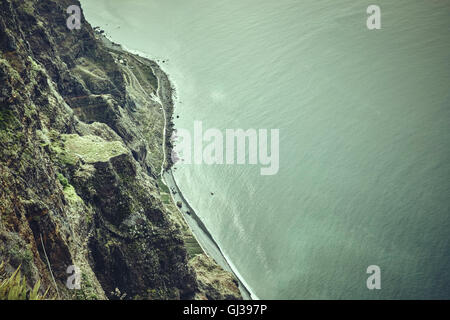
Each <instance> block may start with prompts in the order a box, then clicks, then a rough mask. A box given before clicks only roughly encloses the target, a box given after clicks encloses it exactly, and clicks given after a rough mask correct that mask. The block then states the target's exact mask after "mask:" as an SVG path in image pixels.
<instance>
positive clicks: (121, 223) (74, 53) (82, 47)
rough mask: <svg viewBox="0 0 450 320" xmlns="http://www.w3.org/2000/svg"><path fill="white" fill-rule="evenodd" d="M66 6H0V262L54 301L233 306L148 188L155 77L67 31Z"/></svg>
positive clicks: (230, 280)
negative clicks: (74, 280) (73, 280)
mask: <svg viewBox="0 0 450 320" xmlns="http://www.w3.org/2000/svg"><path fill="white" fill-rule="evenodd" d="M73 4H75V5H80V4H79V3H78V1H74V0H70V1H66V0H58V1H52V0H36V1H32V0H22V1H21V0H2V1H1V2H0V10H1V11H0V12H1V15H0V147H1V151H0V186H1V187H0V262H2V261H3V262H5V264H6V271H7V273H8V272H12V271H13V270H15V268H17V267H18V266H19V265H21V270H22V272H23V273H24V274H25V275H26V276H27V279H28V281H29V285H32V284H33V283H35V282H36V281H38V280H41V282H42V284H43V288H42V289H43V290H45V289H47V288H50V291H51V294H52V295H56V296H57V297H59V298H61V299H106V298H110V299H111V298H118V297H119V296H120V297H122V298H125V299H133V298H136V299H194V298H197V299H225V298H226V299H236V298H240V294H239V290H238V289H237V282H236V280H235V279H234V277H233V276H232V275H231V274H229V273H228V272H225V271H223V270H221V268H220V267H219V266H217V265H216V264H215V262H214V261H212V260H210V259H209V258H206V256H204V254H203V253H202V252H201V249H200V248H199V246H198V244H197V243H196V241H195V239H194V237H193V236H192V234H191V232H190V231H189V229H188V227H187V225H186V223H185V222H184V220H183V219H182V217H181V215H180V213H179V212H178V210H177V208H176V206H175V205H174V204H173V203H172V201H171V199H170V197H168V196H167V190H164V187H165V186H164V184H163V183H162V181H161V180H160V179H159V175H160V171H161V168H165V167H167V166H170V163H169V161H165V159H166V158H167V159H169V157H167V154H168V152H169V151H170V147H171V145H170V142H169V139H165V138H164V131H165V132H166V135H167V136H170V132H171V130H172V128H171V124H170V118H171V116H172V108H173V105H172V100H171V96H172V94H171V88H170V84H169V81H168V79H167V76H166V75H165V74H164V72H162V71H161V70H160V68H159V67H158V65H157V64H155V63H154V62H152V61H149V60H146V59H143V58H141V57H138V56H135V55H132V54H129V53H127V52H124V51H122V50H121V48H120V47H119V46H117V45H114V44H112V43H109V42H108V41H107V40H105V39H102V38H101V36H100V35H99V34H97V33H96V32H94V31H93V29H92V28H91V26H90V25H89V24H88V22H86V21H85V20H84V18H83V19H82V27H81V29H80V30H76V29H74V30H69V29H68V28H67V26H66V19H67V17H68V14H67V13H66V8H67V7H68V6H69V5H73ZM164 153H166V155H165V154H164ZM163 195H164V196H163ZM71 265H75V266H77V267H78V268H79V269H80V270H81V274H82V277H81V289H80V290H70V289H69V288H67V286H66V281H67V279H68V276H69V274H67V268H68V267H69V266H71ZM119 292H120V294H119Z"/></svg>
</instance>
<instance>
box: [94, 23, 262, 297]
mask: <svg viewBox="0 0 450 320" xmlns="http://www.w3.org/2000/svg"><path fill="white" fill-rule="evenodd" d="M95 32H96V33H97V35H98V36H99V40H100V41H102V42H103V43H104V44H105V45H106V46H107V47H108V48H109V49H110V50H114V51H117V52H121V53H124V54H127V55H132V56H133V57H134V58H135V59H138V60H141V59H142V60H143V61H141V62H144V61H145V62H147V63H149V65H150V67H151V68H152V70H153V72H154V73H155V75H156V77H157V78H158V89H157V97H156V98H157V99H158V100H159V101H158V102H159V103H160V104H161V107H162V110H163V115H164V120H165V122H166V123H165V125H164V129H165V132H164V136H165V139H164V140H163V144H164V149H165V150H164V153H165V157H164V161H163V163H162V166H161V169H162V170H161V173H160V178H161V181H162V182H163V183H164V184H165V185H166V186H167V187H168V188H169V191H170V197H171V199H172V201H173V203H174V204H175V207H176V208H177V210H178V212H179V214H180V215H181V216H182V217H183V219H184V220H185V222H186V224H187V225H188V227H189V229H190V230H191V232H192V235H193V236H194V237H195V239H196V240H197V242H198V244H199V245H200V247H201V249H202V251H203V252H204V253H205V254H206V255H207V256H209V257H210V258H212V259H213V260H214V261H215V262H216V263H217V264H218V265H219V266H221V267H222V268H223V269H224V270H226V271H228V272H231V273H232V274H233V275H234V277H235V278H236V280H237V281H238V284H239V291H240V292H241V295H242V298H243V299H244V300H258V299H259V298H258V297H257V296H256V295H255V294H254V293H252V292H251V290H249V289H248V288H249V286H248V285H247V284H246V283H245V280H243V278H242V277H241V276H240V274H239V272H238V271H237V270H236V267H234V265H233V263H232V262H231V261H229V259H228V258H227V257H226V255H225V254H224V253H223V251H222V249H221V248H220V246H219V245H218V243H217V242H216V240H215V239H214V237H213V236H212V234H211V233H210V232H209V230H208V229H207V228H206V226H205V224H204V223H203V221H202V220H201V219H200V217H199V216H198V215H197V213H196V212H195V210H194V209H193V208H192V206H191V205H190V204H189V201H188V200H187V199H186V198H185V197H184V195H183V193H182V192H181V189H180V188H179V186H178V184H177V182H176V180H175V177H174V175H173V172H172V166H173V165H174V164H173V163H172V161H171V158H170V154H171V151H172V144H171V142H170V139H167V138H166V137H167V136H169V137H170V136H171V134H172V132H173V130H174V123H173V121H172V116H173V113H174V110H175V104H174V94H176V89H175V87H173V84H172V82H171V81H170V79H169V76H168V74H167V73H166V72H165V71H164V70H162V68H161V66H160V65H159V64H158V63H157V62H156V61H154V60H152V59H151V58H148V57H146V55H145V54H144V53H142V52H139V51H136V50H132V49H129V48H126V47H125V46H123V45H121V44H118V43H116V42H114V41H113V40H111V39H110V38H108V36H107V34H106V33H104V32H103V33H102V32H99V31H95ZM166 112H167V113H168V114H166ZM173 188H174V189H175V191H176V192H175V193H174V192H173ZM177 201H180V202H181V203H182V207H181V208H179V207H178V206H176V203H177ZM182 209H184V212H183V210H182ZM186 212H189V214H187V213H186Z"/></svg>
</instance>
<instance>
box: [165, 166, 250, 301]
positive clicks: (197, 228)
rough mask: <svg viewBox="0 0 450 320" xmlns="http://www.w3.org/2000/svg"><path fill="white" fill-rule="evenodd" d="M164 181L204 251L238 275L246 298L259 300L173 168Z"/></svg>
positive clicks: (227, 269) (166, 172) (167, 171)
mask: <svg viewBox="0 0 450 320" xmlns="http://www.w3.org/2000/svg"><path fill="white" fill-rule="evenodd" d="M162 181H163V182H164V183H165V184H166V186H167V187H168V188H169V190H170V196H171V198H172V201H173V202H174V203H177V202H178V201H179V202H181V204H182V205H181V208H179V207H178V206H177V209H178V211H179V212H180V214H181V215H182V217H183V219H184V220H185V221H186V223H187V225H188V226H189V229H190V230H191V232H192V234H193V235H194V237H195V239H196V240H197V242H198V243H199V245H200V247H201V248H202V250H203V252H204V253H205V254H206V255H207V256H209V257H211V258H212V259H214V261H216V263H217V264H219V265H220V266H221V267H222V268H223V269H224V270H226V271H229V272H231V273H232V274H233V275H234V276H235V277H236V279H237V281H238V283H239V290H240V291H241V295H242V298H243V299H244V300H259V298H258V297H257V296H256V295H255V294H254V293H253V292H252V291H251V290H250V289H249V286H248V284H246V283H245V280H244V279H243V278H242V277H241V276H240V274H239V272H238V271H237V270H236V267H234V265H233V263H232V262H231V261H229V259H228V258H227V256H226V255H225V254H224V253H223V251H222V249H221V248H220V246H219V244H218V243H217V242H216V240H215V239H214V237H213V235H212V234H211V233H210V232H209V230H208V229H207V228H206V226H205V224H204V223H203V221H202V220H201V218H200V217H199V216H198V215H197V213H196V212H195V210H194V209H193V208H192V206H191V205H190V203H189V201H188V200H187V199H186V198H185V197H184V195H183V193H182V192H181V190H180V188H179V186H178V184H177V182H176V180H175V177H174V175H173V172H172V170H171V169H168V170H166V171H165V172H164V176H163V177H162ZM172 188H174V189H175V192H173V189H172ZM187 212H189V213H187Z"/></svg>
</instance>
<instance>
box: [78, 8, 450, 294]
mask: <svg viewBox="0 0 450 320" xmlns="http://www.w3.org/2000/svg"><path fill="white" fill-rule="evenodd" d="M81 3H82V5H83V9H84V11H85V15H86V17H87V19H88V20H89V22H90V23H91V24H92V25H93V26H100V27H102V28H103V29H105V30H106V32H107V34H108V36H110V37H111V39H112V40H114V41H116V42H119V43H121V44H123V45H124V46H125V47H127V48H129V49H132V50H136V51H138V52H141V53H142V54H145V55H146V56H148V57H150V58H154V59H159V60H161V61H162V60H165V61H166V62H165V63H162V67H163V69H164V70H165V71H167V72H168V73H169V76H170V79H171V81H172V82H173V83H174V85H175V87H176V89H177V97H178V100H177V104H176V112H175V114H176V115H179V116H180V118H179V119H176V121H175V124H176V127H178V128H185V129H190V130H192V129H193V123H194V121H196V120H201V121H203V126H204V127H205V128H209V127H211V128H218V129H220V130H223V131H224V130H225V129H227V128H231V129H234V128H243V129H248V128H256V129H258V128H267V129H271V128H277V129H280V169H279V172H278V174H276V175H273V176H261V175H260V171H259V166H255V165H253V166H252V165H177V166H176V167H177V169H176V171H175V177H176V179H177V181H178V184H179V186H180V188H181V190H182V191H183V194H184V195H185V197H186V198H187V199H188V200H189V202H190V203H191V205H192V206H193V207H194V208H195V210H196V212H197V214H198V215H199V216H200V217H201V218H202V220H203V222H204V223H205V225H206V226H207V228H208V230H209V231H210V232H211V234H212V235H213V236H214V238H215V240H216V241H217V242H218V244H219V245H220V247H221V249H222V251H223V252H224V253H225V255H226V256H227V258H228V260H229V261H230V263H231V264H232V265H233V266H234V268H235V270H236V272H237V273H238V274H239V275H240V277H241V278H242V279H243V281H244V282H245V283H246V284H247V285H248V287H249V289H250V290H251V291H252V293H253V294H254V296H255V297H259V298H264V299H349V298H356V299H411V298H415V299H430V298H447V299H448V298H450V271H449V270H450V200H449V197H450V151H449V145H450V90H449V89H450V1H449V0H441V1H439V0H435V1H432V0H429V1H425V0H423V1H419V0H408V1H406V0H396V1H391V0H389V1H387V0H375V1H348V0H339V1H336V0H333V1H332V0H323V1H313V0H303V1H293V0H290V1H288V0H280V1H274V0H272V1H268V0H259V1H255V0H245V1H238V0H224V1H211V0H184V1H180V0H172V1H164V0H129V1H123V0H120V1H119V0H82V1H81ZM371 4H377V5H379V6H380V7H381V21H382V29H381V30H374V31H369V30H368V29H367V28H366V18H367V14H366V8H367V7H368V6H369V5H371ZM211 192H213V193H214V195H213V196H211V194H210V193H211ZM369 265H378V266H379V267H380V268H381V290H368V289H367V287H366V279H367V277H368V276H369V275H368V274H366V269H367V267H368V266H369Z"/></svg>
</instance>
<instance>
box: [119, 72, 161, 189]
mask: <svg viewBox="0 0 450 320" xmlns="http://www.w3.org/2000/svg"><path fill="white" fill-rule="evenodd" d="M122 67H123V69H124V70H125V72H126V73H127V74H128V75H129V76H130V82H131V83H130V85H132V86H133V85H134V86H135V87H136V86H138V87H139V89H140V91H141V92H142V93H143V94H144V95H145V96H146V97H147V98H148V99H149V100H152V101H155V102H157V103H158V104H159V106H160V110H162V114H163V117H164V126H163V132H162V134H163V141H162V146H161V147H162V153H163V161H162V163H161V170H160V173H159V175H160V177H161V180H162V181H163V182H164V184H165V181H164V179H163V173H164V165H165V164H166V161H167V159H166V130H167V115H166V110H165V109H164V105H163V103H162V102H161V98H160V96H159V92H160V87H161V86H160V80H159V77H158V76H156V79H157V80H158V87H157V88H156V95H155V94H154V93H151V94H150V95H149V94H148V93H147V90H145V89H144V88H143V87H142V85H141V83H140V82H139V80H138V79H137V77H136V75H135V74H134V73H133V71H132V70H130V68H129V67H128V66H122ZM149 67H150V68H151V69H152V72H153V74H155V75H156V73H155V71H154V70H153V68H152V66H149Z"/></svg>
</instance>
